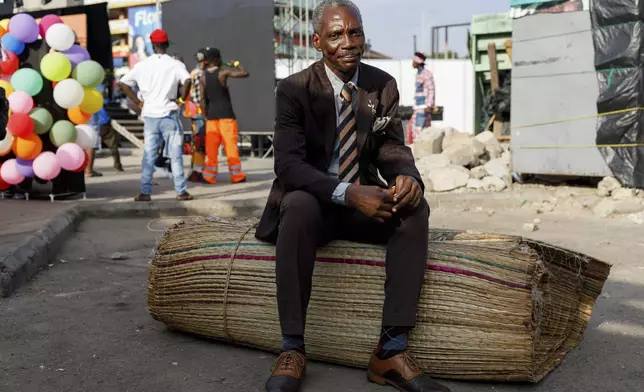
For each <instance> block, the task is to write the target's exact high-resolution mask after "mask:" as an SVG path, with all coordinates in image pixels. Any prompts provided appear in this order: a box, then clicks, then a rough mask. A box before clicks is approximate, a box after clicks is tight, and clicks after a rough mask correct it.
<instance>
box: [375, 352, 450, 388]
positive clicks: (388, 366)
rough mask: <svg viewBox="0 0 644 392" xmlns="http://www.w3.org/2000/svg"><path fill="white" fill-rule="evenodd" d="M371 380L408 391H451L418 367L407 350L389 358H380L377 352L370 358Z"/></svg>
mask: <svg viewBox="0 0 644 392" xmlns="http://www.w3.org/2000/svg"><path fill="white" fill-rule="evenodd" d="M367 378H368V379H369V381H371V382H373V383H376V384H380V385H391V386H392V387H394V388H397V389H398V390H399V391H406V392H450V390H449V388H447V387H446V386H443V385H441V384H439V383H437V382H436V381H434V380H432V378H431V377H429V376H428V375H426V374H424V373H423V372H421V371H420V369H419V368H418V364H416V361H414V359H413V358H412V357H411V356H410V355H409V353H407V352H403V353H401V354H398V355H396V356H394V357H391V358H389V359H384V360H380V359H378V358H377V357H376V355H375V353H374V354H372V355H371V359H370V360H369V369H368V370H367Z"/></svg>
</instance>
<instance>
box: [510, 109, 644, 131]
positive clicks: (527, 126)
mask: <svg viewBox="0 0 644 392" xmlns="http://www.w3.org/2000/svg"><path fill="white" fill-rule="evenodd" d="M642 110H644V107H636V108H628V109H620V110H613V111H612V112H604V113H599V114H591V115H588V116H579V117H569V118H564V119H561V120H553V121H545V122H541V123H534V124H526V125H517V126H515V127H510V128H511V129H524V128H534V127H540V126H543V125H551V124H561V123H566V122H572V121H579V120H586V119H589V118H599V117H604V116H610V115H613V114H621V113H628V112H634V111H642Z"/></svg>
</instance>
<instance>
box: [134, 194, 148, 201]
mask: <svg viewBox="0 0 644 392" xmlns="http://www.w3.org/2000/svg"><path fill="white" fill-rule="evenodd" d="M134 201H152V198H151V197H150V195H146V194H145V193H139V194H138V195H136V196H134Z"/></svg>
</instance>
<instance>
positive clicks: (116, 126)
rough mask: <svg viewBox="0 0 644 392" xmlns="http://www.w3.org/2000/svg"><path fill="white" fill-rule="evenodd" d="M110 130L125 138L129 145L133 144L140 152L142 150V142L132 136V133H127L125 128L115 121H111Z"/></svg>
mask: <svg viewBox="0 0 644 392" xmlns="http://www.w3.org/2000/svg"><path fill="white" fill-rule="evenodd" d="M112 128H114V130H115V131H116V132H118V133H120V134H121V135H123V137H124V138H126V139H127V140H129V141H130V143H132V144H134V145H135V146H137V147H138V148H140V149H141V150H143V149H144V147H143V142H142V141H141V140H140V139H139V138H137V137H136V136H134V134H132V132H130V131H128V130H127V128H125V127H124V126H122V125H121V124H119V123H118V122H117V121H116V120H112Z"/></svg>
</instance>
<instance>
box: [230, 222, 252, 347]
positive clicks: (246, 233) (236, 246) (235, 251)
mask: <svg viewBox="0 0 644 392" xmlns="http://www.w3.org/2000/svg"><path fill="white" fill-rule="evenodd" d="M255 227H257V225H256V224H255V225H252V226H249V227H248V230H246V231H245V232H244V234H242V235H241V236H239V240H237V244H235V249H233V251H232V253H231V254H230V259H229V260H228V272H227V273H226V286H225V287H224V309H223V312H224V313H223V314H224V335H225V336H226V339H228V341H229V342H230V343H233V342H234V340H233V338H232V336H230V334H229V333H228V317H227V314H228V312H227V310H228V288H229V287H230V274H231V273H232V272H233V263H234V262H235V256H236V255H237V250H238V249H239V245H241V243H242V241H243V240H244V237H246V235H248V233H250V231H251V230H252V229H254V228H255Z"/></svg>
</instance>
